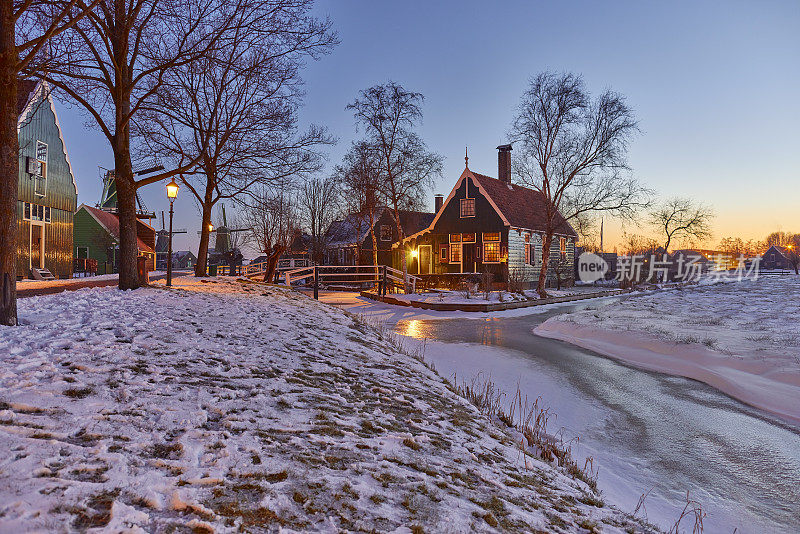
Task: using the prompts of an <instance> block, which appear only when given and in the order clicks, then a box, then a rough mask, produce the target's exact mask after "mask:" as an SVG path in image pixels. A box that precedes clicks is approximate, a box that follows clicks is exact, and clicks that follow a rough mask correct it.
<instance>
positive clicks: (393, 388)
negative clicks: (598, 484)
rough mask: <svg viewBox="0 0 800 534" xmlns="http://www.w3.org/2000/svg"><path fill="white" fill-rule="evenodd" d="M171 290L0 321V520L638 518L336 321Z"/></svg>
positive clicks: (61, 525) (388, 522) (483, 522)
mask: <svg viewBox="0 0 800 534" xmlns="http://www.w3.org/2000/svg"><path fill="white" fill-rule="evenodd" d="M174 284H175V288H174V289H172V290H167V289H164V288H150V289H140V290H137V291H135V292H120V291H118V290H116V289H113V288H101V289H83V290H79V291H77V292H71V293H60V294H56V295H49V296H44V297H31V298H28V299H23V300H21V301H20V304H19V315H20V319H21V326H20V327H17V328H8V327H2V328H1V329H0V449H1V450H4V451H8V454H5V455H3V456H2V457H0V531H2V532H7V531H64V530H85V529H88V528H91V527H104V530H105V531H109V532H119V531H123V530H129V531H132V532H136V531H139V532H141V531H158V532H166V531H183V530H187V529H193V530H194V531H195V532H210V531H212V530H214V531H217V532H226V531H239V530H245V531H248V530H264V529H266V530H272V531H276V530H280V529H285V530H289V531H304V530H323V531H338V530H342V529H344V530H378V531H409V530H415V527H416V526H418V525H419V526H423V527H424V529H425V530H430V531H459V532H460V531H466V530H471V529H472V530H479V531H483V530H495V529H500V530H506V531H526V532H529V531H532V530H535V529H541V530H547V531H554V530H558V531H566V532H579V531H586V530H592V529H600V530H602V531H603V532H634V531H635V532H640V531H642V530H643V529H646V527H643V526H642V525H641V524H639V523H637V522H632V520H631V519H630V518H629V517H628V516H626V515H625V514H623V513H622V512H619V511H618V510H616V509H615V508H613V507H611V506H609V505H608V504H605V503H602V502H601V501H600V500H599V499H598V497H597V495H595V494H594V493H593V492H592V491H591V490H590V489H589V488H588V487H587V486H586V485H585V484H584V483H583V482H579V481H576V480H574V479H572V478H570V477H568V476H567V475H566V474H564V473H563V472H562V471H561V470H559V469H556V468H553V467H552V466H550V465H549V464H545V463H543V462H540V461H537V460H532V459H527V461H526V460H525V459H524V458H523V455H522V454H521V452H520V450H519V449H518V447H517V445H516V443H515V441H514V438H513V437H512V436H511V435H509V434H507V433H505V432H504V431H502V430H500V428H499V427H497V426H496V425H495V424H494V423H492V422H490V421H489V420H487V419H486V418H485V417H483V416H482V415H481V414H480V413H479V412H478V411H477V410H476V409H475V408H474V407H473V406H472V405H471V404H469V403H468V402H467V401H466V400H464V399H462V398H461V397H459V396H457V395H456V394H455V393H453V391H452V389H450V388H449V387H448V385H447V384H446V383H445V382H444V381H443V380H442V379H441V378H440V377H439V376H438V375H436V374H435V373H434V372H432V371H431V370H429V369H428V368H427V367H425V366H424V365H423V364H421V363H420V362H418V361H417V360H415V359H414V358H412V357H410V356H407V355H405V354H402V353H400V352H398V350H397V349H396V348H395V347H393V346H392V345H391V344H390V343H389V342H388V341H387V340H386V339H384V335H383V334H382V333H381V332H380V331H378V330H375V329H374V328H372V327H370V326H367V325H365V324H364V323H363V322H361V321H360V320H359V319H358V318H357V317H356V316H354V315H352V314H349V313H346V312H344V311H341V310H338V309H336V308H333V307H331V306H326V305H324V304H320V303H317V302H315V301H313V300H311V299H309V298H307V297H305V296H303V295H299V294H297V293H294V292H291V291H288V290H286V289H283V288H278V287H274V286H272V287H271V286H264V285H260V284H254V283H240V282H236V281H232V280H222V279H210V280H198V279H195V278H190V277H186V278H179V279H176V280H175V281H174Z"/></svg>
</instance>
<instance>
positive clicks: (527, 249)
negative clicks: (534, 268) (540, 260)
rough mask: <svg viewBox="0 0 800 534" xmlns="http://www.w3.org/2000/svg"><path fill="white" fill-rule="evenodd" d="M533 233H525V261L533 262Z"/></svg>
mask: <svg viewBox="0 0 800 534" xmlns="http://www.w3.org/2000/svg"><path fill="white" fill-rule="evenodd" d="M530 242H531V235H530V234H525V263H530V262H531V246H530Z"/></svg>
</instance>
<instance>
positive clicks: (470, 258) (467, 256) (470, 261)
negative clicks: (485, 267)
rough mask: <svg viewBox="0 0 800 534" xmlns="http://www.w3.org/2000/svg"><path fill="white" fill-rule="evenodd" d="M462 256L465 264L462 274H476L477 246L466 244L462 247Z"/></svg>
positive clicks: (463, 264)
mask: <svg viewBox="0 0 800 534" xmlns="http://www.w3.org/2000/svg"><path fill="white" fill-rule="evenodd" d="M461 254H462V261H463V263H462V264H461V265H462V268H461V272H462V273H474V272H475V244H474V243H464V244H463V245H461Z"/></svg>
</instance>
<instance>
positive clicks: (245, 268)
mask: <svg viewBox="0 0 800 534" xmlns="http://www.w3.org/2000/svg"><path fill="white" fill-rule="evenodd" d="M267 263H269V262H266V261H262V262H260V263H251V264H250V265H242V266H241V270H240V272H239V273H237V274H241V275H242V276H257V275H259V274H264V272H265V271H266V270H267ZM230 270H231V268H230V266H229V265H218V266H217V274H218V275H221V276H224V275H228V274H230Z"/></svg>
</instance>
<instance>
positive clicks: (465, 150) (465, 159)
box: [464, 147, 469, 169]
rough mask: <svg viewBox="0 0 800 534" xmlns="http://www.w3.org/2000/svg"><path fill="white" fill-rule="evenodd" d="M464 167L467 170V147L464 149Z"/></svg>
mask: <svg viewBox="0 0 800 534" xmlns="http://www.w3.org/2000/svg"><path fill="white" fill-rule="evenodd" d="M464 167H466V168H467V169H469V152H468V148H467V147H464Z"/></svg>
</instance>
